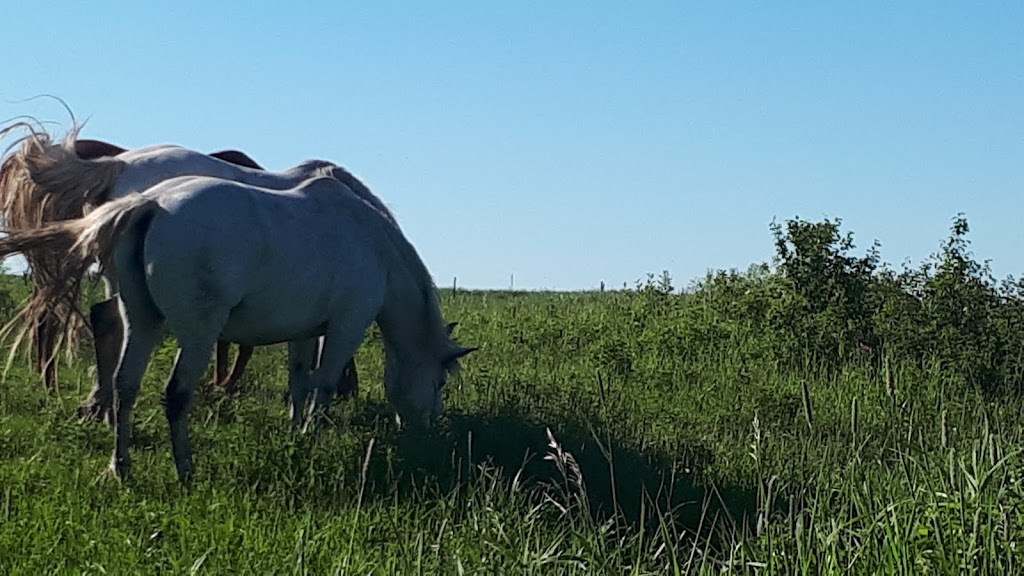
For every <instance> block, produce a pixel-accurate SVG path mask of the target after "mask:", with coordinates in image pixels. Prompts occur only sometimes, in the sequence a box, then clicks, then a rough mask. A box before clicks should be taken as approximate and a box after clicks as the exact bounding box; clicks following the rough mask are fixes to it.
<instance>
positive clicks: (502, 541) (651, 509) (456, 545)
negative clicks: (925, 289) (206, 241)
mask: <svg viewBox="0 0 1024 576" xmlns="http://www.w3.org/2000/svg"><path fill="white" fill-rule="evenodd" d="M18 282H20V281H18ZM443 302H444V307H445V311H446V313H445V315H446V318H448V319H449V320H458V321H459V322H460V327H459V329H458V331H457V333H456V335H457V336H458V338H459V339H460V341H462V342H463V343H466V344H469V345H479V346H481V347H482V350H481V351H480V352H478V353H476V354H475V355H473V356H471V357H470V358H469V359H468V360H467V361H466V362H465V363H464V366H463V371H462V373H461V376H460V377H459V378H457V379H455V380H454V381H452V382H451V383H450V384H449V387H448V388H449V389H448V392H447V396H446V408H447V415H446V417H445V420H444V422H443V425H442V426H441V427H440V428H439V429H437V430H435V431H433V432H431V433H430V434H428V435H426V436H423V435H416V434H414V433H411V432H406V431H397V430H395V428H394V426H393V425H392V424H391V422H390V412H389V411H388V409H387V407H386V404H385V402H384V399H383V390H382V385H381V378H382V355H381V345H380V342H379V340H378V339H377V334H376V332H371V334H370V337H369V339H368V340H367V343H366V344H365V345H364V347H363V348H362V349H361V351H360V355H359V357H358V362H359V370H360V382H361V392H360V397H359V398H358V399H357V400H354V401H349V402H347V403H336V404H335V406H334V408H333V409H332V417H333V419H334V425H332V426H330V427H329V428H327V429H325V430H323V431H321V432H320V433H319V434H314V435H302V434H299V433H297V432H295V431H293V430H292V429H291V426H290V425H289V423H288V421H287V417H286V407H285V406H284V404H283V401H282V391H283V390H284V386H285V379H286V376H285V352H284V349H283V348H282V347H280V346H278V347H269V348H261V349H258V350H257V353H256V355H255V357H254V360H253V363H252V364H251V365H250V369H249V372H248V373H247V378H246V380H245V384H246V391H245V392H243V393H242V394H241V395H240V396H238V397H235V398H229V397H225V396H223V395H222V394H221V393H220V392H219V391H217V390H212V389H206V390H204V391H203V393H202V394H201V395H200V396H199V397H198V398H197V400H196V404H195V407H194V409H193V412H192V417H191V433H192V438H193V443H194V449H195V453H196V466H197V478H196V481H195V482H194V484H192V485H191V486H189V487H183V486H181V485H179V484H178V482H177V480H176V476H175V473H174V468H173V463H172V458H171V454H170V446H169V441H168V438H167V432H166V430H167V428H166V421H165V418H164V415H163V411H162V408H161V405H160V397H161V392H162V386H163V380H164V379H165V378H166V376H167V374H168V371H169V367H170V363H171V360H172V358H173V352H174V348H173V340H170V339H168V341H167V342H165V345H164V347H163V348H162V349H161V350H160V352H159V354H158V356H157V358H156V359H155V361H154V364H153V366H152V367H151V369H150V372H149V373H148V375H147V380H146V383H145V385H144V389H143V394H142V399H141V401H140V405H139V408H138V409H137V411H136V416H135V422H136V431H135V435H136V436H135V443H134V448H133V456H134V469H133V472H134V477H133V478H132V480H131V481H130V482H129V483H128V484H127V485H120V484H118V483H117V482H116V481H114V480H112V479H110V478H109V477H106V476H105V475H104V474H103V472H104V469H105V467H106V465H107V463H108V461H109V458H110V453H111V451H112V448H113V434H112V431H111V430H109V429H107V428H106V427H104V426H101V425H97V424H82V423H79V422H77V421H76V420H75V408H76V407H77V405H78V403H79V402H80V401H81V400H82V398H83V397H84V396H85V394H86V392H87V390H88V384H89V381H88V377H87V375H86V371H85V370H84V366H86V365H87V364H86V362H85V360H84V359H87V358H88V355H83V358H84V359H83V360H82V361H80V366H72V367H70V368H63V370H62V378H61V381H62V387H61V389H60V390H59V392H58V393H50V394H47V393H45V392H44V391H42V390H41V389H40V387H39V385H38V384H37V379H36V378H35V377H34V376H33V375H30V373H29V372H28V371H27V370H26V369H25V367H24V366H23V364H24V363H23V362H16V363H15V365H14V369H13V370H12V373H11V375H10V376H9V377H8V379H7V382H6V383H5V384H4V385H3V386H2V387H0V572H2V573H4V574H49V573H57V572H60V573H89V574H129V573H131V574H137V573H147V574H150V573H172V574H182V573H202V574H229V573H230V574H290V573H303V574H305V573H309V574H369V573H373V574H462V573H470V574H678V573H707V574H710V573H715V574H719V573H722V572H723V571H724V572H726V573H759V574H760V573H770V574H775V573H779V574H833V573H841V572H842V573H856V574H878V573H886V574H889V573H898V574H934V573H943V574H963V573H974V574H1013V573H1018V572H1019V571H1020V570H1021V567H1022V560H1021V555H1020V553H1019V551H1018V549H1017V547H1018V541H1019V540H1021V537H1022V535H1024V516H1022V511H1021V509H1020V507H1021V504H1022V503H1024V490H1022V486H1021V473H1022V472H1024V459H1022V457H1021V453H1020V450H1021V448H1020V447H1021V445H1022V440H1024V437H1022V436H1024V435H1022V431H1021V430H1022V428H1021V425H1022V422H1024V419H1022V413H1024V402H1022V401H1020V400H1019V397H1018V396H1017V395H1014V394H1009V393H1002V394H992V393H987V392H983V391H981V390H979V389H977V388H974V387H970V386H964V385H962V383H960V382H958V381H955V379H953V378H951V377H949V375H948V372H947V369H946V367H945V365H944V364H943V363H942V362H940V361H938V360H937V361H936V362H933V363H929V362H925V363H924V364H920V363H916V364H915V363H912V362H909V361H907V362H904V361H902V360H901V358H898V357H892V358H889V357H887V358H886V359H885V361H884V363H882V364H878V363H872V362H868V361H865V362H857V361H847V362H843V363H842V364H841V365H839V366H838V367H836V366H829V367H826V366H825V365H823V364H819V363H815V362H814V361H812V360H807V361H805V362H802V363H801V364H799V365H798V366H796V367H794V366H792V365H785V364H780V363H779V362H777V361H771V360H769V359H767V358H768V356H766V355H765V354H763V353H762V352H763V351H761V349H760V348H759V346H760V344H759V342H761V341H760V340H758V338H757V334H755V333H750V334H747V333H745V332H744V331H742V330H738V329H737V330H731V331H724V330H725V329H724V328H722V330H723V331H719V332H715V331H713V330H712V328H714V327H716V326H729V325H732V324H730V323H733V324H734V321H733V320H731V319H730V318H728V317H726V316H728V315H727V314H726V313H724V312H722V310H727V309H729V307H730V306H732V304H729V303H726V304H722V303H721V302H718V303H716V304H714V305H712V303H710V301H709V300H708V299H707V298H702V297H700V296H699V294H698V295H694V294H690V295H684V296H680V295H677V294H666V293H659V292H657V291H651V290H641V291H623V292H604V293H596V292H595V293H575V294H557V293H500V292H458V293H454V294H453V293H452V292H451V291H450V290H448V291H444V293H443ZM709 327H711V328H709ZM716 330H717V329H716ZM744 334H746V335H744ZM548 431H550V434H551V435H552V436H551V437H549V436H548ZM552 438H553V440H554V441H553V442H552Z"/></svg>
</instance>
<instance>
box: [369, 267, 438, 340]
mask: <svg viewBox="0 0 1024 576" xmlns="http://www.w3.org/2000/svg"><path fill="white" fill-rule="evenodd" d="M400 266H401V265H400ZM425 290H428V291H429V292H428V293H429V296H428V295H427V294H425V293H424V291H425ZM377 325H378V326H379V327H380V331H381V335H382V336H383V337H384V347H385V354H387V355H388V356H394V357H397V358H402V359H409V358H415V357H422V355H424V354H428V355H429V354H437V353H440V352H441V351H442V349H443V346H444V345H445V344H446V343H447V333H446V332H445V331H444V323H443V322H442V320H441V318H440V304H439V303H435V296H434V295H433V291H432V289H431V288H427V287H424V286H423V284H422V282H420V281H418V279H417V278H416V277H415V276H414V275H413V274H411V273H410V271H409V270H408V269H407V268H405V267H404V266H402V269H401V270H396V269H392V270H389V272H388V281H387V288H386V290H385V297H384V305H383V306H382V307H381V310H380V312H379V313H378V315H377ZM442 336H443V337H442Z"/></svg>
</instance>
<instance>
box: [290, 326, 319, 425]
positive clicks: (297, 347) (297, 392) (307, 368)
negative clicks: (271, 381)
mask: <svg viewBox="0 0 1024 576" xmlns="http://www.w3.org/2000/svg"><path fill="white" fill-rule="evenodd" d="M316 357H317V340H316V339H315V338H309V339H307V340H297V341H295V342H289V343H288V395H289V399H290V401H289V405H288V415H289V417H290V418H291V420H292V424H295V425H296V426H297V425H299V424H300V423H301V422H302V412H303V409H304V408H305V406H306V401H307V400H308V399H309V392H310V388H312V383H311V381H310V372H311V371H312V370H313V367H314V366H315V365H316Z"/></svg>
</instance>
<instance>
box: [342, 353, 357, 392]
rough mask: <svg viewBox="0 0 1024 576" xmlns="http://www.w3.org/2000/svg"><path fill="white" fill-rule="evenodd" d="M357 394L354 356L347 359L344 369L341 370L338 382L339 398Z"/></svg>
mask: <svg viewBox="0 0 1024 576" xmlns="http://www.w3.org/2000/svg"><path fill="white" fill-rule="evenodd" d="M356 396H359V373H358V372H356V358H355V356H353V357H352V358H349V359H348V364H345V369H344V370H342V372H341V380H340V381H339V382H338V397H339V398H355V397H356Z"/></svg>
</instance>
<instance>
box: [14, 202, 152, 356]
mask: <svg viewBox="0 0 1024 576" xmlns="http://www.w3.org/2000/svg"><path fill="white" fill-rule="evenodd" d="M158 207H159V204H158V203H157V202H156V200H154V199H152V198H148V197H146V196H143V195H141V194H132V195H130V196H126V197H124V198H119V199H117V200H114V201H111V202H108V203H106V204H103V205H102V206H100V207H98V208H96V209H95V210H93V211H92V212H90V213H89V214H88V215H86V216H84V217H82V218H76V219H73V220H62V221H59V222H54V223H52V224H47V225H45V226H40V227H38V228H31V229H26V230H12V231H9V232H8V236H7V237H6V238H2V239H0V258H4V257H6V256H9V255H11V254H16V253H21V252H25V251H32V250H45V251H52V252H55V253H64V254H65V255H66V256H65V259H64V263H63V264H62V265H61V266H60V269H61V270H63V271H65V272H66V274H65V275H64V276H63V277H62V278H55V279H54V281H53V282H48V283H47V285H46V286H45V287H41V288H40V289H38V290H36V291H35V292H34V293H33V294H32V296H31V297H30V298H29V301H28V303H27V304H26V305H25V307H24V308H23V309H22V310H21V312H19V313H18V314H17V315H16V316H15V317H14V318H12V319H11V320H10V321H9V322H8V323H7V324H6V325H4V327H3V328H2V329H0V340H5V339H6V338H7V337H8V336H9V335H10V333H11V332H12V331H14V330H15V329H16V328H18V330H17V332H18V334H17V337H16V340H15V342H14V344H13V345H12V346H11V350H10V356H9V358H8V362H7V368H8V369H9V368H10V365H11V362H12V361H13V358H14V355H15V353H16V351H17V349H18V347H19V345H20V343H21V341H22V340H23V339H24V338H25V336H27V335H30V334H31V332H32V330H33V328H34V327H35V324H36V323H37V322H38V321H39V319H41V318H44V317H46V316H47V314H48V312H49V311H50V310H56V309H71V310H77V309H78V307H77V296H78V294H79V284H80V283H81V280H82V278H83V277H84V276H85V273H86V270H88V268H89V266H90V264H91V263H92V262H94V261H99V262H109V260H110V257H111V254H112V253H113V250H114V247H115V246H116V245H117V241H118V239H119V238H120V237H121V236H122V235H123V234H124V233H125V232H126V231H128V230H131V229H132V228H133V227H134V226H135V225H136V224H138V223H140V222H141V221H142V220H143V219H145V218H148V217H149V216H151V215H152V214H153V212H154V211H155V210H156V209H157V208H158ZM69 320H70V319H69ZM57 348H59V346H57V347H55V350H56V349H57ZM5 372H6V370H5Z"/></svg>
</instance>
